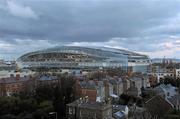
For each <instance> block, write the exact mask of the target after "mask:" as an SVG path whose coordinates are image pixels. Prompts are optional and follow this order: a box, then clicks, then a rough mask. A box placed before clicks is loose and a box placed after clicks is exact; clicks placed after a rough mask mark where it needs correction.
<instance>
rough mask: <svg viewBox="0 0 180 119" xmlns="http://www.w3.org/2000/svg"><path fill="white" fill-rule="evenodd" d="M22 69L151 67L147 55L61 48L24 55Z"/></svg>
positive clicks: (19, 60) (101, 49)
mask: <svg viewBox="0 0 180 119" xmlns="http://www.w3.org/2000/svg"><path fill="white" fill-rule="evenodd" d="M17 62H18V64H19V66H20V67H22V68H41V67H44V68H59V69H97V68H98V69H101V68H118V67H121V68H122V69H125V70H127V67H128V66H131V65H132V66H141V65H142V66H145V67H147V65H149V63H150V59H149V58H148V56H146V55H141V54H139V53H135V52H130V51H127V50H122V49H113V48H106V47H100V48H88V47H77V46H60V47H54V48H48V49H44V50H39V51H35V52H30V53H27V54H24V55H23V56H21V57H19V58H18V59H17Z"/></svg>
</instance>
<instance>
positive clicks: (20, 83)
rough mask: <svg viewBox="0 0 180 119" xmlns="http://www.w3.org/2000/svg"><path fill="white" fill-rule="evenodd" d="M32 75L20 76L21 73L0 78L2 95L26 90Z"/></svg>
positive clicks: (0, 94) (0, 93)
mask: <svg viewBox="0 0 180 119" xmlns="http://www.w3.org/2000/svg"><path fill="white" fill-rule="evenodd" d="M29 79H30V77H29V76H27V77H20V75H18V74H17V75H16V76H13V75H11V77H8V78H2V79H0V96H11V95H12V94H14V93H19V92H22V91H24V89H25V88H26V86H27V83H28V81H29Z"/></svg>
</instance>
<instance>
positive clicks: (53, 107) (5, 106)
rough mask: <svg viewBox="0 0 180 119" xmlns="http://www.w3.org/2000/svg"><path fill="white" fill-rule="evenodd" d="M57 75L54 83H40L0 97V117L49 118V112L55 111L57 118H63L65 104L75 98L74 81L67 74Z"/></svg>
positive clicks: (17, 118) (13, 118)
mask: <svg viewBox="0 0 180 119" xmlns="http://www.w3.org/2000/svg"><path fill="white" fill-rule="evenodd" d="M57 77H58V80H57V82H56V83H50V82H48V83H43V84H42V83H41V85H37V86H36V87H35V89H34V90H31V91H30V90H25V91H24V92H21V93H18V94H14V95H13V96H11V97H0V119H49V113H50V112H56V113H57V117H58V119H63V118H64V117H65V116H66V104H67V103H70V102H72V101H73V100H74V98H75V95H74V90H73V88H74V84H75V81H74V80H73V77H69V76H67V75H58V76H57ZM28 87H31V86H30V85H29V86H28V85H27V88H28Z"/></svg>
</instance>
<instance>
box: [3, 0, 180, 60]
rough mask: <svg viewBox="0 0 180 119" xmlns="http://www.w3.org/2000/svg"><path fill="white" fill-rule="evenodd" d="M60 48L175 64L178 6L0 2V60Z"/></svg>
mask: <svg viewBox="0 0 180 119" xmlns="http://www.w3.org/2000/svg"><path fill="white" fill-rule="evenodd" d="M61 45H77V46H106V47H115V48H123V49H128V50H131V51H136V52H141V53H144V54H148V55H149V56H150V57H152V58H154V57H164V56H166V57H171V58H180V0H0V58H6V59H16V58H17V57H19V56H21V55H22V54H24V53H27V52H29V51H35V50H39V49H44V48H48V47H54V46H61Z"/></svg>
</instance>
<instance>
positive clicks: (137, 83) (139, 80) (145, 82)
mask: <svg viewBox="0 0 180 119" xmlns="http://www.w3.org/2000/svg"><path fill="white" fill-rule="evenodd" d="M129 80H130V88H129V89H128V94H129V95H133V96H140V95H141V93H142V92H141V90H142V89H143V88H147V87H149V86H150V84H149V78H148V77H147V76H133V77H131V78H129Z"/></svg>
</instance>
